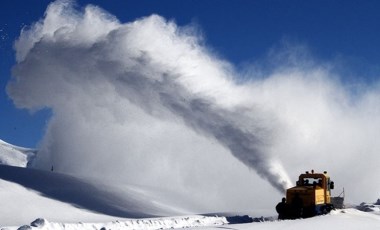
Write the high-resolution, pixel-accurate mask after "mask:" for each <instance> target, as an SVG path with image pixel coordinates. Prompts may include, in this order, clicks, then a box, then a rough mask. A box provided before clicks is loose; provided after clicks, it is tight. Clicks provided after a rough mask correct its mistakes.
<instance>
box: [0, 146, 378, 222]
mask: <svg viewBox="0 0 380 230" xmlns="http://www.w3.org/2000/svg"><path fill="white" fill-rule="evenodd" d="M35 154H36V151H34V150H29V149H25V148H20V147H17V146H13V145H10V144H7V143H5V142H3V141H0V163H1V164H2V165H0V204H1V206H0V207H1V208H0V229H94V230H101V229H136V230H139V229H144V230H145V229H147V230H155V229H171V228H195V227H197V228H201V229H216V228H218V229H219V228H223V229H225V228H227V229H242V230H244V229H258V230H263V229H268V230H271V229H302V230H309V229H334V230H339V229H380V201H378V202H376V203H362V204H360V205H358V206H357V207H354V208H348V209H344V210H336V211H333V212H331V213H330V214H329V215H326V216H320V217H315V218H310V219H300V220H286V221H277V220H275V218H269V219H266V218H253V219H252V218H249V217H245V218H238V221H236V219H231V217H228V216H227V215H223V214H219V215H216V214H214V215H211V214H210V215H196V213H194V210H196V207H195V206H196V205H195V204H194V202H193V201H187V200H186V199H185V198H184V197H181V196H180V195H178V194H170V193H169V194H168V192H166V191H160V192H157V191H155V190H153V189H151V188H146V187H141V186H136V185H128V186H127V185H120V184H115V183H112V182H104V181H96V180H93V179H92V180H90V179H86V178H77V177H73V176H69V175H64V174H59V173H56V172H50V171H40V170H35V169H32V168H27V167H26V166H27V165H28V162H29V161H30V160H31V159H32V158H33V157H34V156H35ZM14 166H17V167H14ZM229 215H232V214H229ZM264 219H265V220H266V221H262V222H260V221H261V220H264ZM247 220H248V222H251V221H253V220H255V221H258V222H252V223H245V224H241V223H239V222H240V221H242V222H244V221H247ZM236 222H237V223H236ZM232 224H233V225H232Z"/></svg>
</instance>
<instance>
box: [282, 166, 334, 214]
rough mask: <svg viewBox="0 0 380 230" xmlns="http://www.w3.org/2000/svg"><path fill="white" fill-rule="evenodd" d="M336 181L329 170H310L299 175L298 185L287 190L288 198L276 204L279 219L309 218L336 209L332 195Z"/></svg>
mask: <svg viewBox="0 0 380 230" xmlns="http://www.w3.org/2000/svg"><path fill="white" fill-rule="evenodd" d="M331 189H334V182H333V181H331V180H330V177H329V176H328V175H327V172H326V171H325V172H324V173H314V170H311V172H310V173H309V172H308V171H307V172H306V173H304V174H301V175H300V176H299V179H298V181H297V183H296V186H294V187H292V188H289V189H287V190H286V198H285V197H284V198H283V199H282V202H280V203H279V204H278V205H277V206H276V210H277V212H278V214H279V219H297V218H307V217H312V216H316V215H322V214H327V213H329V212H330V211H331V210H332V209H334V205H333V203H332V197H331Z"/></svg>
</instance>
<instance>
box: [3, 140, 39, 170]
mask: <svg viewBox="0 0 380 230" xmlns="http://www.w3.org/2000/svg"><path fill="white" fill-rule="evenodd" d="M36 155H37V150H35V149H28V148H22V147H18V146H15V145H12V144H9V143H7V142H5V141H2V140H0V164H3V165H11V166H18V167H27V166H28V165H29V164H30V163H31V162H32V161H33V159H34V158H35V156H36Z"/></svg>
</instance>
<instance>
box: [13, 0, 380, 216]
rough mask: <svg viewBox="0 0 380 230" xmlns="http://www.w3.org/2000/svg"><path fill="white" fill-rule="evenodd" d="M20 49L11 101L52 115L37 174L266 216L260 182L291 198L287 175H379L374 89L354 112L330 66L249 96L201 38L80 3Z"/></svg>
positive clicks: (24, 37)
mask: <svg viewBox="0 0 380 230" xmlns="http://www.w3.org/2000/svg"><path fill="white" fill-rule="evenodd" d="M15 48H16V57H17V65H16V66H15V67H14V69H13V76H14V78H13V80H12V81H11V82H10V83H9V84H8V87H7V90H8V94H9V95H10V97H11V98H12V99H13V101H14V102H15V104H16V105H17V106H18V107H20V108H27V109H29V110H31V111H36V110H39V109H43V108H50V109H51V110H52V112H53V116H52V118H51V120H50V121H49V123H48V125H47V129H46V134H45V137H44V139H43V140H42V141H41V144H40V149H41V151H40V152H39V157H38V159H37V162H36V165H35V167H38V168H41V169H50V167H51V166H52V165H54V168H55V170H57V171H60V172H64V173H69V174H74V175H79V176H87V177H98V178H102V179H105V180H113V181H117V182H122V183H133V184H141V185H149V186H154V187H157V188H163V189H164V188H171V189H173V190H177V191H180V192H183V193H187V194H188V195H189V196H193V198H194V199H205V200H207V205H209V206H213V205H214V207H217V208H219V207H220V206H221V205H222V204H221V202H220V201H221V200H223V204H225V205H226V207H228V208H229V209H232V208H234V207H236V208H239V206H240V207H241V206H244V205H246V206H245V208H248V206H249V204H247V201H249V202H251V201H253V202H256V204H259V203H260V201H257V196H258V195H260V199H263V200H265V198H266V201H268V200H270V201H271V202H273V195H272V193H267V188H266V187H265V185H263V183H262V182H261V180H260V179H259V178H258V177H257V176H256V175H259V176H260V178H263V179H265V180H266V181H268V182H269V183H270V185H272V186H273V187H274V188H276V190H278V191H280V192H281V193H282V192H284V190H285V189H286V188H287V187H289V186H291V182H290V180H289V177H288V175H287V173H286V172H285V170H284V168H283V166H282V163H284V164H285V165H286V166H287V167H288V168H290V169H291V170H289V172H290V174H291V176H292V178H294V179H295V177H296V176H297V175H298V174H299V173H300V172H303V171H304V170H310V169H311V168H314V169H316V170H321V171H322V170H329V171H331V174H332V175H333V176H335V177H336V179H335V181H339V183H337V184H343V185H344V182H345V181H348V180H347V179H345V175H346V173H348V172H347V170H346V169H347V167H348V168H350V169H351V170H352V169H353V166H354V165H355V166H356V161H355V159H356V160H357V158H358V157H360V154H362V153H365V154H367V155H366V159H368V160H370V162H369V164H368V167H369V168H370V170H375V167H374V165H372V164H375V162H379V160H378V157H375V154H374V153H375V149H377V150H378V149H379V148H378V147H379V145H378V144H375V142H376V141H375V140H374V139H373V138H374V136H376V135H375V134H376V133H377V132H378V131H376V130H380V119H379V118H377V117H376V116H375V114H378V112H379V107H378V105H379V102H380V99H379V93H378V90H377V88H376V87H374V88H372V89H365V90H364V91H363V93H361V94H360V95H359V96H358V98H357V99H356V100H354V101H352V100H351V97H350V95H349V93H347V91H346V90H345V89H344V87H343V86H342V85H341V84H339V83H338V82H337V81H335V80H333V79H332V78H331V76H332V74H331V73H330V72H329V71H328V69H327V68H324V67H323V66H308V67H307V68H306V67H305V66H301V65H299V66H297V67H294V66H293V67H292V68H279V70H273V71H272V74H270V75H269V76H266V77H264V78H262V77H260V78H256V80H255V76H254V75H255V74H252V75H251V76H249V79H251V80H250V81H247V82H244V83H241V79H242V76H241V75H239V74H238V73H236V71H235V70H234V67H233V66H232V65H231V64H229V63H228V62H227V61H224V60H221V59H220V58H218V57H217V56H216V55H214V54H212V53H211V52H210V51H209V50H207V48H206V47H205V46H204V45H202V38H201V37H200V36H199V35H198V34H197V33H196V30H195V29H193V28H192V27H191V26H187V27H178V26H177V25H176V24H175V23H174V22H171V21H167V20H165V19H164V18H162V17H160V16H158V15H152V16H149V17H145V18H141V19H139V20H136V21H134V22H131V23H125V24H122V23H120V22H119V21H118V20H117V19H116V18H115V17H114V16H112V15H110V14H109V13H107V12H104V11H103V10H101V9H100V8H98V7H96V6H91V5H89V6H87V7H86V8H85V9H84V10H83V12H82V11H77V10H75V9H74V8H73V6H72V2H71V1H57V2H54V3H52V4H50V5H49V7H48V9H47V11H46V14H45V17H44V18H43V19H42V20H40V21H38V22H36V23H35V24H34V25H32V26H31V27H30V28H27V29H24V30H23V31H22V33H21V35H20V37H19V39H18V40H17V41H16V43H15ZM238 81H239V82H240V83H239V84H238V83H237V82H238ZM374 105H377V106H374ZM369 120H371V122H370V121H369ZM363 128H364V129H363ZM359 130H360V131H359ZM359 133H361V134H363V135H358V134H359ZM377 134H378V133H377ZM332 156H334V158H332ZM347 157H348V158H349V159H350V160H344V163H342V160H337V159H344V158H347ZM237 160H238V161H237ZM351 160H352V162H351ZM243 165H246V166H248V167H242V166H243ZM375 165H376V164H375ZM377 165H378V164H377ZM249 169H251V170H254V171H255V172H256V173H257V174H256V175H255V174H253V173H250V171H251V170H249ZM359 169H360V167H358V168H357V170H359ZM376 170H377V171H379V170H378V169H376ZM334 173H335V175H334ZM337 175H341V176H340V177H339V176H337ZM358 175H359V174H354V173H353V174H352V179H353V178H355V179H359V178H358V177H359V176H358ZM360 175H362V174H360ZM370 179H371V178H370ZM226 185H227V186H226ZM226 187H228V188H226ZM346 187H348V186H346ZM338 188H339V186H338ZM374 189H376V188H374ZM377 189H380V188H377ZM263 194H264V195H263ZM281 195H282V194H278V193H277V194H276V196H278V198H280V196H281ZM368 195H370V193H369V192H368ZM212 199H215V200H212ZM276 202H277V200H276V201H274V203H276ZM219 211H220V209H219Z"/></svg>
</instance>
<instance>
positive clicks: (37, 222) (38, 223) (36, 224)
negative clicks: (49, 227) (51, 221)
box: [30, 218, 46, 228]
mask: <svg viewBox="0 0 380 230" xmlns="http://www.w3.org/2000/svg"><path fill="white" fill-rule="evenodd" d="M45 223H46V221H45V220H44V219H42V218H38V219H36V220H35V221H33V222H32V223H31V224H30V226H32V227H37V228H42V227H43V226H44V225H45Z"/></svg>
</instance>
